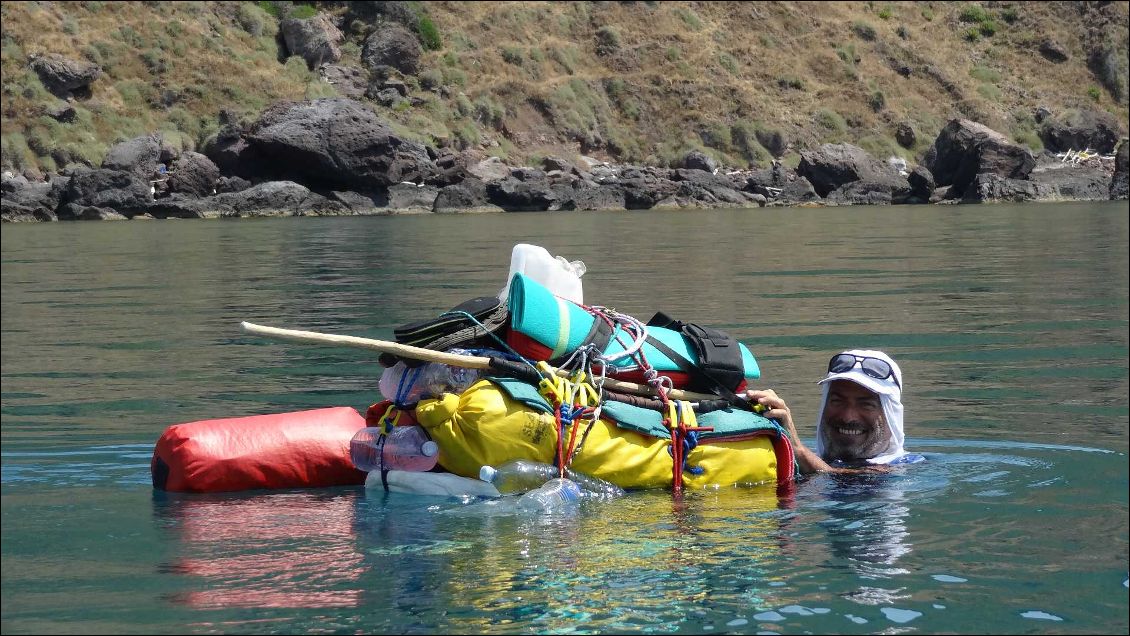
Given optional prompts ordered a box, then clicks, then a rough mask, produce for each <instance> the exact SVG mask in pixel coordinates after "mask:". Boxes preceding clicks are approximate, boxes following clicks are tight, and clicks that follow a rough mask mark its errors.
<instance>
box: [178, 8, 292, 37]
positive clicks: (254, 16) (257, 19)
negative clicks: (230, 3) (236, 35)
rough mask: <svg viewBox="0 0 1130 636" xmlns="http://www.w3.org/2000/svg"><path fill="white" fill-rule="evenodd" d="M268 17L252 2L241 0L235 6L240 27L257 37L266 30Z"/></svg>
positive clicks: (236, 18)
mask: <svg viewBox="0 0 1130 636" xmlns="http://www.w3.org/2000/svg"><path fill="white" fill-rule="evenodd" d="M259 4H260V5H262V4H264V3H262V2H261V3H259ZM267 4H271V6H274V5H273V3H267ZM270 19H271V17H270V16H269V15H268V14H266V13H264V12H263V10H262V9H261V8H260V7H259V6H256V5H253V4H247V3H245V2H241V3H239V6H238V7H237V8H236V12H235V20H236V22H238V23H239V26H240V28H241V29H243V30H244V31H246V32H248V33H249V34H251V35H253V36H255V37H259V36H260V35H263V33H264V31H266V30H267V26H266V25H267V21H268V20H270ZM169 24H170V25H172V24H173V22H170V23H169ZM176 24H180V23H179V22H176ZM174 35H177V34H174Z"/></svg>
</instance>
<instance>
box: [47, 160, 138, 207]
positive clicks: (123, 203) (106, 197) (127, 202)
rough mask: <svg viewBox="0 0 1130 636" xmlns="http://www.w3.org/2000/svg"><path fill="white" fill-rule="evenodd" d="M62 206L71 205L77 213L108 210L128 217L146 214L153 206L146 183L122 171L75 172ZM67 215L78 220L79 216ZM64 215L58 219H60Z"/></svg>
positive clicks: (68, 184)
mask: <svg viewBox="0 0 1130 636" xmlns="http://www.w3.org/2000/svg"><path fill="white" fill-rule="evenodd" d="M61 202H62V203H63V204H64V205H66V204H73V205H75V206H77V208H78V209H84V208H87V207H95V208H107V209H111V210H115V211H117V212H120V213H122V214H125V215H127V216H129V215H133V214H137V213H141V212H145V211H147V209H148V207H149V204H150V203H152V202H153V197H152V194H151V189H150V185H149V183H147V182H146V181H144V180H142V179H141V178H139V177H138V176H137V175H135V174H133V173H131V172H126V171H123V170H107V169H99V170H83V171H76V172H75V173H74V174H73V175H72V176H71V178H70V180H69V181H68V182H67V185H66V188H65V189H64V191H63V195H62V201H61ZM74 209H75V208H72V212H71V213H70V214H69V215H67V216H71V217H72V218H80V217H81V213H78V212H74ZM63 216H64V215H62V214H61V215H60V218H63Z"/></svg>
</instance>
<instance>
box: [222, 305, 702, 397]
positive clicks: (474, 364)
mask: <svg viewBox="0 0 1130 636" xmlns="http://www.w3.org/2000/svg"><path fill="white" fill-rule="evenodd" d="M240 327H241V328H242V329H243V330H244V331H246V332H247V333H249V334H254V335H256V336H263V337H266V338H273V339H275V340H287V341H290V342H302V343H307V344H321V345H331V346H339V347H353V348H357V349H369V350H372V351H379V352H381V353H391V354H392V355H394V356H399V357H402V358H412V359H413V360H424V361H427V362H439V363H440V364H447V365H451V366H453V367H464V368H467V369H483V370H486V369H490V358H484V357H481V356H465V355H459V354H456V353H446V352H443V351H433V350H431V349H424V348H422V347H413V346H411V345H405V344H400V343H398V342H388V341H387V340H374V339H372V338H360V337H357V336H338V335H334V334H329V333H319V332H317V331H298V330H295V329H280V328H278V327H267V326H264V325H256V324H253V323H250V322H242V323H240ZM555 371H556V373H557V374H558V375H568V374H569V372H568V371H565V370H563V369H555ZM604 386H605V387H606V388H608V389H610V390H612V391H618V392H620V393H628V394H631V395H646V396H649V397H656V396H657V394H656V392H655V390H654V389H652V388H651V387H650V386H648V385H646V384H636V383H635V382H623V381H620V380H613V379H611V378H609V379H606V380H605V381H604ZM667 394H668V395H669V396H670V397H671V399H674V400H689V401H700V400H718V399H720V398H719V397H718V396H717V395H709V394H706V393H694V392H691V391H682V390H680V389H672V390H670V391H668V392H667Z"/></svg>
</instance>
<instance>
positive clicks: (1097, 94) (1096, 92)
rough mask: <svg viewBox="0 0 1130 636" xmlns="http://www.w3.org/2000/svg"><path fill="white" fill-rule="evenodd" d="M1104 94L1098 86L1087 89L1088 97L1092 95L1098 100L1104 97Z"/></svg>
mask: <svg viewBox="0 0 1130 636" xmlns="http://www.w3.org/2000/svg"><path fill="white" fill-rule="evenodd" d="M1102 95H1103V94H1102V91H1100V90H1099V87H1098V86H1092V87H1090V88H1088V89H1087V97H1090V98H1091V99H1093V100H1095V101H1096V102H1097V101H1099V99H1100V98H1102Z"/></svg>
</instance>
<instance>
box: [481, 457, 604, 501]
mask: <svg viewBox="0 0 1130 636" xmlns="http://www.w3.org/2000/svg"><path fill="white" fill-rule="evenodd" d="M565 476H566V477H568V478H569V479H571V480H572V481H574V482H575V483H576V484H577V485H578V486H579V487H580V488H581V490H583V491H585V492H586V493H588V494H589V495H590V496H596V497H609V498H611V497H619V496H621V495H623V494H624V489H623V488H621V487H619V486H617V485H616V484H610V483H608V482H607V481H604V480H603V479H597V478H596V477H589V476H588V475H583V474H581V473H578V472H576V471H574V470H572V469H570V468H566V469H565ZM560 477H561V471H559V470H558V469H557V467H556V466H553V465H551V464H546V463H543V462H535V461H530V460H527V459H516V460H514V461H509V462H506V463H505V464H502V465H501V466H499V467H497V468H495V467H494V466H483V467H482V468H481V469H479V479H481V480H483V481H485V482H489V483H492V484H494V487H495V488H497V489H498V492H500V493H502V494H504V495H509V494H514V493H520V492H527V491H529V490H533V489H534V488H537V487H539V486H541V485H542V484H545V483H546V482H547V481H550V480H552V479H555V478H560Z"/></svg>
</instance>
